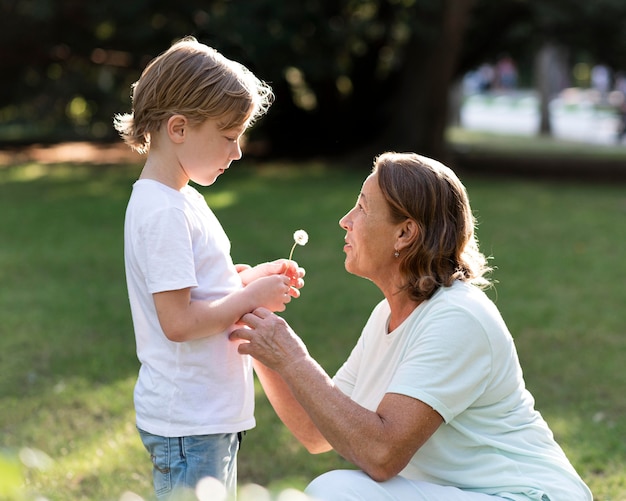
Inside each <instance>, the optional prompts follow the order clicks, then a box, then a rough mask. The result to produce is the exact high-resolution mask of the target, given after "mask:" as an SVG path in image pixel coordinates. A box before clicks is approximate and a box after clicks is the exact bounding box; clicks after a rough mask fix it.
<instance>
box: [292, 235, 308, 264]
mask: <svg viewBox="0 0 626 501" xmlns="http://www.w3.org/2000/svg"><path fill="white" fill-rule="evenodd" d="M293 241H294V243H293V247H291V252H290V253H289V260H290V261H291V256H293V250H294V249H295V248H296V245H306V243H307V242H308V241H309V234H308V233H307V232H306V231H304V230H296V231H295V233H294V234H293Z"/></svg>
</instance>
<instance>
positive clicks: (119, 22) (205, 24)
mask: <svg viewBox="0 0 626 501" xmlns="http://www.w3.org/2000/svg"><path fill="white" fill-rule="evenodd" d="M624 33H626V2H624V1H623V0H593V1H589V0H542V1H541V2H536V1H530V0H498V1H497V2H496V1H493V0H444V1H442V0H302V1H300V2H284V1H281V0H186V1H184V2H171V1H163V0H133V1H130V2H121V1H119V0H98V1H89V2H87V1H84V0H0V146H5V147H9V146H19V145H27V144H32V143H39V144H50V143H57V142H61V141H75V140H81V141H84V140H89V141H98V142H105V143H106V142H110V141H117V138H116V135H115V131H114V130H113V127H112V125H111V123H112V117H113V115H114V114H115V113H119V112H126V111H129V110H130V107H131V103H130V86H131V84H132V83H133V82H135V81H136V80H137V79H138V77H139V75H140V72H141V70H142V69H143V68H144V67H145V65H146V64H147V62H148V61H149V60H150V59H151V58H153V57H155V56H156V55H158V54H159V53H161V52H163V51H164V50H166V49H167V48H168V47H169V46H170V45H171V43H172V42H173V41H175V40H177V39H179V38H181V37H183V36H185V35H194V36H196V37H197V38H198V39H199V40H200V41H201V42H204V43H206V44H208V45H211V46H213V47H215V48H217V49H218V50H219V51H221V52H222V53H224V55H226V56H227V57H229V58H231V59H235V60H238V61H240V62H242V63H243V64H245V65H246V66H248V67H249V68H251V69H252V70H253V71H254V72H255V73H256V74H257V75H258V76H259V77H260V78H261V79H263V80H265V81H267V82H269V83H270V84H271V85H272V87H273V88H274V90H275V93H276V102H275V105H274V106H273V108H272V110H271V112H270V113H269V115H268V116H267V117H266V118H264V119H263V120H262V121H261V122H260V123H259V124H258V125H257V126H256V127H255V128H254V130H253V132H252V134H251V137H250V144H249V147H248V150H249V151H248V154H249V155H254V156H261V157H268V156H274V157H276V156H289V157H307V156H311V155H318V154H337V153H345V152H348V151H354V150H355V149H359V148H366V147H367V148H372V149H375V150H379V149H381V148H382V149H396V150H413V151H419V152H421V153H424V154H428V155H432V156H436V157H440V158H442V157H443V156H444V155H445V153H446V152H445V131H446V130H447V128H448V127H449V126H450V125H459V126H462V127H464V128H467V129H483V130H495V131H499V132H511V133H515V134H527V135H528V134H530V135H533V134H541V135H545V136H551V135H552V136H556V137H563V138H570V139H575V140H581V141H588V142H595V143H604V144H617V143H620V142H621V140H622V139H623V137H624V132H623V129H622V128H621V127H622V126H623V125H622V121H623V116H624V113H625V108H624V92H625V91H626V73H625V72H626V36H624Z"/></svg>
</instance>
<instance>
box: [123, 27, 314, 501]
mask: <svg viewBox="0 0 626 501" xmlns="http://www.w3.org/2000/svg"><path fill="white" fill-rule="evenodd" d="M132 99H133V112H132V114H123V115H117V116H116V117H115V127H116V129H117V130H118V132H119V133H120V135H121V136H122V138H123V139H124V141H125V142H126V143H127V144H128V145H129V146H130V147H131V148H133V149H135V150H137V151H139V152H141V153H147V154H148V156H147V159H146V163H145V165H144V167H143V170H142V172H141V175H140V177H139V179H138V180H137V182H136V183H135V184H134V185H133V192H132V195H131V197H130V200H129V203H128V207H127V211H126V221H125V227H124V242H125V244H124V257H125V265H126V280H127V285H128V293H129V299H130V305H131V312H132V317H133V324H134V330H135V337H136V342H137V356H138V358H139V361H140V362H141V368H140V370H139V377H138V380H137V384H136V386H135V396H134V398H135V410H136V414H137V427H138V429H139V433H140V435H141V438H142V441H143V443H144V445H145V447H146V449H147V450H148V452H149V453H150V455H151V458H152V462H153V467H154V468H153V478H154V488H155V491H156V494H157V497H158V498H159V499H166V498H167V497H168V496H170V495H171V493H172V492H173V491H176V490H180V489H181V488H182V489H184V488H191V489H193V488H194V487H195V485H196V484H197V482H198V481H199V480H200V479H202V478H203V477H206V476H211V477H215V478H217V479H218V480H219V481H220V482H222V483H223V484H224V486H225V487H226V489H227V491H228V493H229V495H231V496H233V497H234V496H235V494H236V474H237V469H236V458H237V450H238V447H239V440H240V437H241V432H242V431H244V430H247V429H249V428H252V427H253V426H254V424H255V422H254V416H253V411H254V387H253V378H252V369H251V361H250V359H249V357H242V356H241V355H239V354H238V352H237V345H236V343H234V342H232V341H229V339H228V335H229V333H230V331H231V330H232V327H231V326H232V325H233V324H234V323H235V322H237V320H238V319H239V318H240V317H241V316H242V315H243V314H245V313H247V312H250V311H252V310H254V309H255V308H256V307H258V306H264V307H266V308H268V309H271V310H273V311H283V310H284V309H285V305H286V303H288V302H289V301H290V300H291V298H292V297H298V296H299V290H298V289H299V288H301V287H302V285H303V280H302V277H303V276H304V270H303V269H302V268H298V267H297V265H296V264H295V263H294V262H293V261H289V260H285V259H280V260H277V261H274V262H271V263H263V264H260V265H258V266H256V267H254V268H252V267H250V266H247V265H238V266H235V265H233V263H232V259H231V257H230V242H229V240H228V238H227V236H226V234H225V233H224V230H223V229H222V227H221V225H220V223H219V221H218V220H217V218H216V217H215V215H214V214H213V212H212V211H211V209H210V208H209V207H208V205H207V204H206V202H205V200H204V198H203V197H202V196H201V195H200V193H198V191H196V190H195V189H194V188H193V187H191V186H190V185H189V184H188V181H190V180H191V181H193V182H195V183H197V184H200V185H203V186H208V185H211V184H213V183H214V182H215V180H216V179H217V177H218V176H219V175H220V174H222V173H224V171H225V170H226V169H228V167H229V166H230V163H231V162H232V161H233V160H238V159H240V158H241V156H242V153H241V149H240V140H241V137H242V135H243V134H244V132H245V130H246V129H247V128H248V127H249V126H250V125H251V124H252V123H253V122H254V121H255V120H256V119H257V118H259V117H260V116H262V115H263V114H264V113H265V112H266V111H267V109H268V108H269V106H270V104H271V101H272V99H273V95H272V91H271V89H270V88H269V87H268V86H267V85H266V84H265V83H263V82H261V81H260V80H258V79H257V78H256V77H255V76H254V75H253V74H252V73H251V72H250V71H248V70H247V69H246V68H245V67H243V66H242V65H240V64H238V63H236V62H234V61H231V60H229V59H227V58H225V57H224V56H222V55H221V54H220V53H218V52H217V51H215V50H214V49H212V48H210V47H207V46H206V45H203V44H200V43H199V42H197V41H196V40H195V39H194V38H192V37H188V38H185V39H183V40H181V41H179V42H177V43H175V44H174V45H173V46H172V47H171V48H170V49H169V50H168V51H166V52H165V53H163V54H161V55H160V56H158V57H157V58H155V59H154V60H153V61H152V62H150V63H149V64H148V66H147V67H146V69H145V70H144V71H143V73H142V75H141V78H140V79H139V81H138V82H136V83H135V84H134V85H133V96H132Z"/></svg>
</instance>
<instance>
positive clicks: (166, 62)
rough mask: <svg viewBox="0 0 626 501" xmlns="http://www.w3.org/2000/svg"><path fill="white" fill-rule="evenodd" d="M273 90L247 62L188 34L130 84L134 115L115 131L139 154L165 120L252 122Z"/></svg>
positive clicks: (122, 117) (120, 119)
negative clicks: (239, 60)
mask: <svg viewBox="0 0 626 501" xmlns="http://www.w3.org/2000/svg"><path fill="white" fill-rule="evenodd" d="M273 98H274V95H273V93H272V89H271V88H270V87H269V86H268V85H267V84H266V83H265V82H262V81H261V80H259V79H258V78H257V77H256V76H255V75H254V74H253V73H252V72H251V71H249V70H248V69H247V68H246V67H245V66H243V65H241V64H239V63H237V62H235V61H231V60H230V59H227V58H226V57H224V56H223V55H222V54H220V53H219V52H218V51H217V50H215V49H213V48H211V47H208V46H206V45H204V44H202V43H199V42H198V41H197V40H196V39H195V38H194V37H185V38H183V39H182V40H179V41H178V42H176V43H174V44H173V45H172V46H171V47H170V48H169V49H168V50H167V51H166V52H164V53H163V54H161V55H159V56H158V57H156V58H155V59H153V60H152V61H151V62H150V63H149V64H148V66H146V68H145V69H144V71H143V73H142V74H141V77H140V78H139V80H138V81H137V82H135V83H134V84H133V85H132V103H133V110H132V113H125V114H118V115H116V116H115V119H114V126H115V129H116V130H117V131H118V132H119V134H120V136H121V137H122V139H124V142H125V143H126V144H128V145H129V146H130V147H131V148H132V149H134V150H136V151H138V152H139V153H147V152H148V150H149V149H150V137H151V135H152V134H154V133H155V132H157V131H158V130H159V128H160V126H161V124H162V123H163V121H164V120H167V119H168V118H169V117H171V116H172V115H176V114H181V115H184V116H185V117H186V118H187V119H188V120H189V121H190V123H191V124H192V125H199V124H201V123H202V122H204V121H205V120H207V119H216V120H219V122H220V123H219V127H220V129H222V130H226V129H230V128H233V127H239V126H242V125H245V126H246V127H247V126H249V125H251V124H252V123H253V122H254V121H255V120H256V119H258V118H259V117H260V116H262V115H263V114H265V113H266V112H267V110H268V108H269V107H270V105H271V103H272V101H273Z"/></svg>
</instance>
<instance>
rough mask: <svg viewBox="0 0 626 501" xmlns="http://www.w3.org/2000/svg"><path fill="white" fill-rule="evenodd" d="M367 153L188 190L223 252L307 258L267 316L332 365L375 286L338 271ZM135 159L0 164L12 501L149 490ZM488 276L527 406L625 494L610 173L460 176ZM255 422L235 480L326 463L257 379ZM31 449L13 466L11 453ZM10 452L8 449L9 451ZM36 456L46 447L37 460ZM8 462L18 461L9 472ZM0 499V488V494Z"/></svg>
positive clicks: (239, 172) (580, 462) (0, 403)
mask: <svg viewBox="0 0 626 501" xmlns="http://www.w3.org/2000/svg"><path fill="white" fill-rule="evenodd" d="M369 169H370V165H369V164H368V165H364V166H363V169H362V170H361V171H356V170H354V169H341V168H340V167H339V166H337V165H325V164H323V163H321V162H318V163H313V162H312V163H310V164H305V165H302V166H297V167H296V166H291V165H283V164H278V163H277V164H271V165H269V164H266V165H263V166H254V165H250V164H248V165H246V164H241V165H239V164H235V165H234V166H233V167H232V168H231V169H230V170H229V171H228V172H227V173H226V174H225V175H224V176H222V177H221V178H220V179H219V180H218V182H217V183H216V184H215V185H214V186H212V187H209V188H203V189H201V191H202V192H203V193H204V194H205V196H206V197H207V200H208V201H209V203H210V204H211V205H212V206H213V207H214V210H215V212H216V214H217V215H218V217H219V219H220V220H221V222H222V224H223V226H224V228H225V230H226V232H227V233H228V235H229V236H230V238H231V241H232V254H233V258H234V260H235V262H247V263H250V264H255V263H257V262H261V261H265V260H271V259H275V258H277V257H287V254H288V252H289V249H290V247H291V245H292V244H293V232H294V231H295V230H297V229H300V228H302V229H304V230H306V231H307V233H308V234H309V242H308V243H307V245H306V246H304V247H299V248H298V249H297V253H296V258H297V260H298V262H299V263H300V264H301V265H302V266H304V267H305V268H306V269H307V276H306V286H305V288H304V290H303V294H302V297H301V298H300V299H298V300H297V301H294V302H292V303H291V304H290V306H289V308H288V311H287V312H286V313H285V315H284V316H285V317H286V318H287V319H288V320H289V322H290V323H291V324H292V325H293V327H294V328H295V329H296V331H297V332H298V333H299V334H300V335H301V336H302V338H303V339H304V340H305V342H306V343H307V344H308V346H309V349H310V351H311V353H312V354H313V356H315V357H316V358H317V359H318V360H319V361H320V363H321V364H322V365H323V366H324V367H325V368H326V369H327V370H328V372H329V373H331V374H332V373H334V371H335V370H337V368H338V367H339V366H340V364H341V363H342V362H343V360H344V359H345V358H346V357H347V355H348V353H349V350H350V349H351V347H352V345H353V343H354V341H355V340H356V338H357V336H358V335H359V332H360V329H361V327H362V326H363V324H364V322H365V320H366V317H367V315H368V314H369V312H370V310H371V308H372V306H373V305H374V304H375V303H376V302H377V301H378V300H379V299H380V292H379V291H378V290H377V289H376V287H374V286H373V285H372V284H371V283H369V282H367V281H365V280H362V279H359V278H356V277H354V276H351V275H348V274H347V273H346V272H345V271H344V268H343V257H344V256H343V253H342V245H343V230H341V229H340V228H339V225H338V220H339V218H340V217H341V216H342V215H343V214H345V212H346V211H347V210H349V209H350V207H351V206H352V204H353V203H354V200H355V198H356V195H357V194H358V191H359V189H360V187H361V183H362V181H363V178H364V177H365V176H366V175H367V173H368V171H369ZM137 174H138V167H137V166H121V167H111V168H107V167H92V166H87V165H85V166H72V165H50V166H40V165H36V164H29V165H24V166H17V167H14V168H0V214H1V216H0V283H1V284H2V287H0V325H2V327H1V329H2V336H0V367H2V369H1V370H2V377H1V378H0V408H1V409H2V411H1V412H0V476H1V477H2V478H3V479H5V478H6V479H8V480H7V481H6V483H4V484H2V482H0V484H2V485H3V487H2V488H3V489H5V490H4V491H1V490H0V498H2V496H5V497H7V499H11V494H10V492H9V490H10V489H11V488H14V487H11V486H14V485H15V484H16V483H17V482H20V481H21V480H20V479H24V480H25V482H26V486H25V490H23V491H22V493H21V494H20V495H19V497H18V496H14V497H13V499H16V500H17V499H20V500H21V499H32V500H34V499H36V496H40V499H44V498H45V499H48V500H50V501H57V500H58V501H61V500H63V501H72V500H94V501H107V500H115V501H118V500H119V499H120V498H121V496H122V495H123V493H125V492H134V493H136V494H137V495H139V496H142V497H144V498H145V499H149V498H150V496H151V479H150V462H149V458H147V457H146V456H145V453H144V451H143V447H142V445H141V443H140V441H139V438H138V436H137V433H136V430H135V428H134V415H133V404H132V390H133V385H134V380H135V376H136V372H137V369H138V364H137V361H136V358H135V353H134V348H135V346H134V336H133V332H132V326H131V322H130V314H129V309H128V303H127V296H126V288H125V282H124V270H123V255H122V245H123V241H122V225H123V218H124V210H125V206H126V202H127V199H128V195H129V194H130V190H131V185H132V183H133V181H134V179H135V177H136V176H137ZM464 182H465V184H466V185H467V187H468V190H469V193H470V197H471V199H472V203H473V207H474V209H475V211H476V214H477V217H478V220H479V229H478V235H479V238H480V241H481V244H482V248H483V250H484V251H485V252H486V253H488V254H492V255H493V256H494V259H493V261H492V263H493V264H494V265H495V266H496V267H497V269H496V271H495V273H494V277H495V278H496V279H497V280H498V283H497V285H496V287H495V288H494V289H492V290H491V291H490V292H489V294H490V295H491V297H493V298H494V299H495V300H496V303H497V305H498V307H499V308H500V310H501V311H502V312H503V314H504V317H505V320H506V321H507V323H508V325H509V327H510V330H511V332H512V334H513V336H514V337H515V339H516V343H517V346H518V350H519V353H520V359H521V361H522V365H523V367H524V371H525V377H526V381H527V384H528V386H529V388H530V390H531V391H532V392H533V394H534V395H535V397H536V400H537V407H538V408H539V410H540V411H541V412H542V413H543V414H544V416H545V417H546V419H547V420H548V422H549V423H550V424H551V425H552V428H553V430H554V433H555V436H556V437H557V439H558V440H559V442H560V443H561V444H562V446H563V448H564V449H565V451H566V452H567V454H568V455H569V457H570V459H571V460H572V462H573V463H574V465H575V466H576V468H577V469H578V471H579V472H580V473H581V475H582V476H583V478H584V479H585V480H586V481H587V482H588V483H589V485H590V487H591V488H592V490H593V491H594V494H595V496H596V498H597V499H598V500H612V501H617V500H624V499H626V473H624V472H625V471H626V443H625V442H624V440H623V437H624V436H626V422H625V421H626V420H625V416H626V397H624V390H625V389H626V371H624V363H623V359H624V353H626V337H625V336H624V323H625V320H626V318H625V317H626V315H625V313H624V308H623V305H624V304H625V303H626V288H625V287H624V286H623V277H624V276H626V263H625V261H624V256H625V255H626V238H625V237H626V235H625V230H624V228H625V226H624V219H625V216H626V195H624V189H623V186H619V185H614V186H611V185H599V184H594V185H589V186H586V185H583V184H577V183H569V184H557V183H553V182H548V181H513V180H505V179H500V180H498V179H485V178H479V177H471V178H468V179H464ZM256 416H257V427H256V428H255V429H254V430H251V431H250V432H249V433H248V434H247V436H246V437H245V439H244V442H243V446H242V449H241V452H240V461H239V471H240V483H241V484H242V485H243V484H247V483H252V482H253V483H258V484H261V485H264V486H268V487H270V488H271V489H272V490H273V492H276V491H278V490H280V489H283V488H285V487H296V488H302V487H304V486H305V485H306V483H307V482H308V481H309V480H310V479H311V478H313V477H314V476H315V475H318V474H320V473H322V472H323V471H326V470H328V469H330V468H338V467H349V465H348V464H347V463H345V462H344V461H343V460H342V459H340V458H339V457H338V456H337V455H335V454H334V453H329V454H324V455H319V456H311V455H309V454H308V453H307V452H306V451H305V450H304V449H303V448H302V447H301V446H299V445H298V444H297V443H296V441H295V440H294V439H293V438H292V437H291V436H290V434H289V433H288V432H287V431H286V429H285V428H284V427H283V426H282V424H281V423H280V422H279V420H278V419H277V418H276V416H275V415H274V413H273V411H272V409H271V408H270V406H269V404H268V403H267V401H266V399H265V397H264V395H263V393H262V390H261V389H260V388H259V387H258V385H257V412H256ZM28 450H30V451H40V452H41V454H40V455H39V456H37V454H35V455H34V456H31V457H35V458H37V457H38V458H39V461H34V462H31V463H28V461H27V462H26V463H27V464H28V466H27V465H26V464H24V461H20V460H19V454H20V451H22V452H24V451H28ZM22 456H24V454H22ZM46 458H48V459H46ZM20 465H21V466H20ZM3 481H4V480H3ZM2 499H4V498H2Z"/></svg>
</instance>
